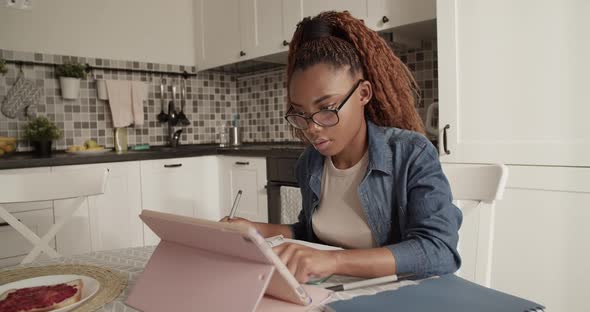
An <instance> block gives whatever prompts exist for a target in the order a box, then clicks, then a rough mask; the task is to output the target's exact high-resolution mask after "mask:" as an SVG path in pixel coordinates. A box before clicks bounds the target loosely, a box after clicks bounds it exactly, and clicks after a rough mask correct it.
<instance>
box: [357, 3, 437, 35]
mask: <svg viewBox="0 0 590 312" xmlns="http://www.w3.org/2000/svg"><path fill="white" fill-rule="evenodd" d="M367 7H368V13H367V15H368V16H367V19H366V20H365V24H366V25H367V26H368V27H369V28H371V29H373V30H375V31H380V30H385V29H389V28H393V27H398V26H402V25H407V24H413V23H418V22H423V21H427V20H433V19H435V18H436V0H368V2H367Z"/></svg>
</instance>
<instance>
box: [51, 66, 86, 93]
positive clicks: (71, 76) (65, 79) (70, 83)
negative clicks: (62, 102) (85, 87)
mask: <svg viewBox="0 0 590 312" xmlns="http://www.w3.org/2000/svg"><path fill="white" fill-rule="evenodd" d="M55 75H56V76H57V77H59V84H60V86H61V96H62V97H63V98H64V99H69V100H75V99H77V98H78V97H79V96H80V79H82V78H84V77H86V68H85V67H84V65H82V64H78V63H65V64H62V65H58V66H57V68H56V69H55Z"/></svg>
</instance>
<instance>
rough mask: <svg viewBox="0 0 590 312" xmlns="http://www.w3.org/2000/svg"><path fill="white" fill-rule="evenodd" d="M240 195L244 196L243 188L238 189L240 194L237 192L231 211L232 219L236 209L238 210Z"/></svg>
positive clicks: (230, 216)
mask: <svg viewBox="0 0 590 312" xmlns="http://www.w3.org/2000/svg"><path fill="white" fill-rule="evenodd" d="M240 197H242V190H239V191H238V194H236V198H235V199H234V204H233V205H232V206H231V210H230V212H229V218H230V219H233V218H234V215H235V214H236V210H238V203H239V202H240Z"/></svg>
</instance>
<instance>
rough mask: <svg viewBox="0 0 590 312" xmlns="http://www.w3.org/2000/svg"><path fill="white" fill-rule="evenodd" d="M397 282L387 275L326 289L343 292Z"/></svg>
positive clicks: (395, 276)
mask: <svg viewBox="0 0 590 312" xmlns="http://www.w3.org/2000/svg"><path fill="white" fill-rule="evenodd" d="M406 276H407V275H406ZM397 280H398V277H397V275H388V276H383V277H377V278H370V279H366V280H362V281H358V282H352V283H346V284H340V285H334V286H330V287H326V289H329V290H333V291H344V290H350V289H357V288H362V287H368V286H375V285H381V284H387V283H391V282H395V281H397Z"/></svg>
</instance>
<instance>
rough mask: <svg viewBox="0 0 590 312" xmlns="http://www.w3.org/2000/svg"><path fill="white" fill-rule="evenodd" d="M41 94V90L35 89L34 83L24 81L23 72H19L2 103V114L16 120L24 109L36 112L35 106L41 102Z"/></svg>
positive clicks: (27, 80)
mask: <svg viewBox="0 0 590 312" xmlns="http://www.w3.org/2000/svg"><path fill="white" fill-rule="evenodd" d="M42 92H43V89H42V88H39V87H37V86H36V85H35V82H34V81H32V80H29V79H26V78H25V76H24V73H23V71H20V72H19V74H18V77H17V78H16V82H15V83H14V85H13V86H12V88H10V90H8V93H7V94H6V97H5V98H4V101H2V108H1V110H2V114H4V115H5V116H6V117H8V118H16V115H17V114H18V111H19V110H21V109H24V108H25V107H27V108H29V109H28V110H27V112H29V111H30V112H34V111H36V109H35V106H36V105H37V104H39V102H40V101H41V95H42ZM29 114H30V113H27V115H29Z"/></svg>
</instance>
